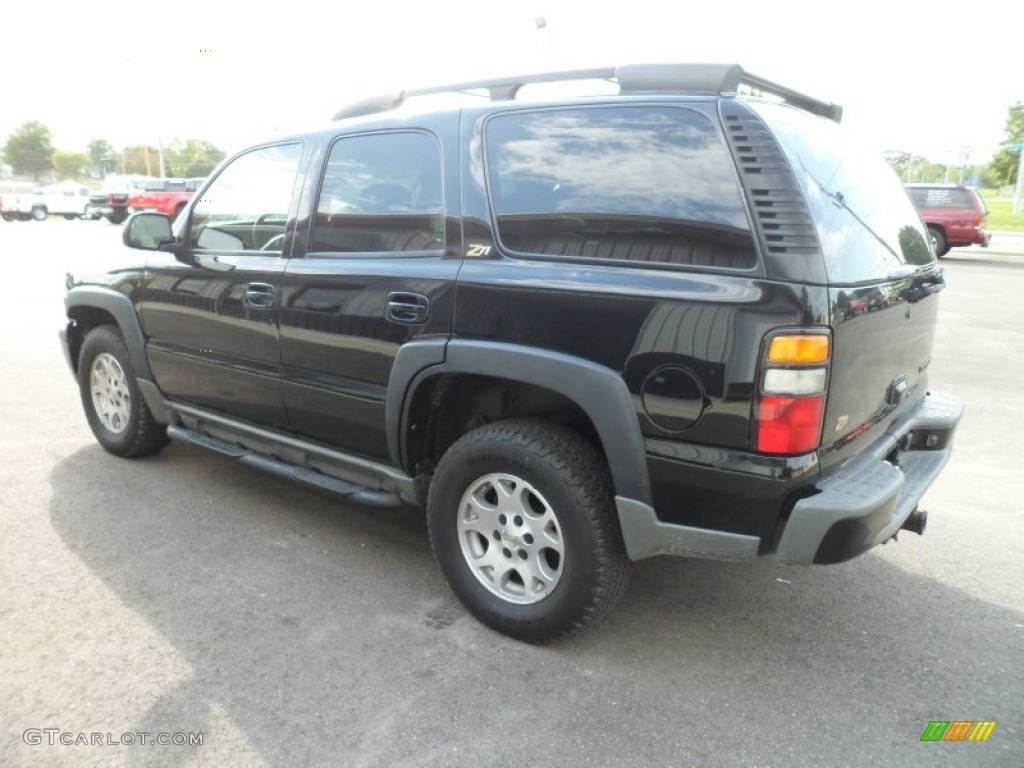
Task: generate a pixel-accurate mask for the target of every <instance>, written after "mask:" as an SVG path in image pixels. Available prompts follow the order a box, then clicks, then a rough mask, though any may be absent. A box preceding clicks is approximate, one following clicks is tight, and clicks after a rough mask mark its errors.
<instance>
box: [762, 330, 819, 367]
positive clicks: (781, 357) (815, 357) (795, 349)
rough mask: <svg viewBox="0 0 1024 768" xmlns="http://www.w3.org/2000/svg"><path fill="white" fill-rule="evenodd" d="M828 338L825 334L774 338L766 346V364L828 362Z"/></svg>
mask: <svg viewBox="0 0 1024 768" xmlns="http://www.w3.org/2000/svg"><path fill="white" fill-rule="evenodd" d="M828 345H829V337H828V336H827V335H825V334H813V335H802V336H797V335H793V336H775V337H774V338H773V339H772V340H771V342H769V345H768V362H769V363H782V364H784V365H785V364H789V365H808V364H813V363H825V362H828Z"/></svg>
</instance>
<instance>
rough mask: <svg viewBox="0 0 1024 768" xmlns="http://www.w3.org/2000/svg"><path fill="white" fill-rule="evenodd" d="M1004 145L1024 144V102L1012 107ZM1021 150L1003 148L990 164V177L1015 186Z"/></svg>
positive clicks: (1007, 121) (1008, 117)
mask: <svg viewBox="0 0 1024 768" xmlns="http://www.w3.org/2000/svg"><path fill="white" fill-rule="evenodd" d="M1004 134H1005V135H1004V137H1003V143H1004V144H1021V143H1022V142H1024V101H1018V102H1017V103H1016V104H1014V105H1013V106H1012V107H1010V110H1009V114H1008V115H1007V116H1006V127H1005V128H1004ZM1021 151H1022V150H1021V148H1020V147H1019V146H1018V147H1003V148H1002V149H1001V150H999V151H998V152H997V153H996V154H995V156H994V157H993V158H992V162H990V163H989V164H988V170H989V173H988V175H989V176H990V177H992V178H993V179H995V180H996V181H997V182H998V183H999V184H1013V183H1014V182H1015V181H1016V180H1017V166H1018V165H1019V164H1020V156H1021Z"/></svg>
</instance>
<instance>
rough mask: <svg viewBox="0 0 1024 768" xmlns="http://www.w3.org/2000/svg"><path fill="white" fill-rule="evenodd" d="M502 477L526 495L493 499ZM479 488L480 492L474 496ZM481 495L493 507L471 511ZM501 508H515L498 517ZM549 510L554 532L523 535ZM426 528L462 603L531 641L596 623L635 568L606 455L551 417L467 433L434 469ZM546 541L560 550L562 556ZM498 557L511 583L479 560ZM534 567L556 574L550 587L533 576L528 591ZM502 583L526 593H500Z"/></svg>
mask: <svg viewBox="0 0 1024 768" xmlns="http://www.w3.org/2000/svg"><path fill="white" fill-rule="evenodd" d="M513 481H515V482H513ZM495 483H499V484H503V487H506V490H512V491H513V492H515V491H518V492H519V493H520V494H521V495H522V496H521V497H520V498H519V502H517V503H513V502H511V501H510V502H509V504H510V506H509V507H502V506H501V505H500V502H498V503H494V502H492V501H491V499H496V498H497V488H496V487H495V485H494V484H495ZM473 489H476V490H477V494H475V495H471V494H470V491H471V490H473ZM474 499H475V500H476V502H477V504H478V505H488V504H493V507H491V508H488V509H487V510H486V511H485V512H484V514H483V515H475V516H474V513H473V511H472V510H473V509H474V507H473V501H472V500H474ZM477 508H480V507H479V506H478V507H477ZM502 509H505V510H506V511H508V512H509V514H508V515H503V514H499V513H500V512H501V510H502ZM517 509H518V510H523V511H522V513H521V514H515V513H514V510H517ZM510 510H513V511H510ZM464 511H465V513H466V514H465V515H464ZM548 512H550V513H551V514H550V515H548V514H547V513H548ZM491 515H493V516H491ZM485 516H487V519H486V520H485V519H484V518H485ZM542 516H543V518H544V519H548V522H547V524H546V527H544V528H543V530H544V531H549V530H551V531H553V532H554V533H557V534H558V535H557V536H552V537H551V538H550V539H549V538H545V539H543V540H541V538H540V534H539V533H538V535H536V536H531V535H528V533H524V532H529V531H534V532H536V531H538V530H540V528H539V527H531V526H543V525H545V524H544V523H543V521H542ZM502 517H504V518H505V519H504V521H502ZM552 519H553V521H554V525H553V526H552V522H551V520H552ZM460 520H467V521H470V522H468V523H466V524H467V525H469V526H470V527H472V526H480V527H481V528H483V529H485V530H486V536H484V535H482V534H481V533H477V532H476V531H475V530H468V531H467V530H463V531H462V532H460V530H459V526H460ZM427 525H428V528H429V532H430V543H431V546H432V547H433V549H434V556H435V557H436V558H437V561H438V563H439V565H440V566H441V571H442V572H443V573H444V576H445V578H446V579H447V580H448V584H449V585H450V586H451V588H452V591H454V592H455V594H456V596H457V597H458V598H459V600H461V601H462V604H463V605H465V606H466V608H467V609H468V610H469V612H470V613H472V614H473V615H474V616H475V617H476V618H477V619H479V620H480V621H481V622H483V623H484V624H486V625H487V626H489V627H491V628H492V629H496V630H497V631H499V632H502V633H504V634H506V635H510V636H511V637H515V638H518V639H520V640H525V641H528V642H533V643H542V642H549V641H551V640H556V639H559V638H563V637H567V636H568V635H571V634H573V633H575V632H577V631H579V630H580V629H582V628H584V627H586V626H588V625H590V624H592V623H594V622H595V621H597V620H598V619H600V618H601V617H602V616H604V614H606V613H607V612H608V611H609V610H610V609H611V607H612V606H613V605H614V604H615V602H616V601H617V600H618V599H619V597H620V596H621V594H622V593H623V591H624V590H625V588H626V586H627V584H628V583H629V578H630V575H631V573H632V564H631V562H630V561H629V559H628V557H627V556H626V552H625V547H624V545H623V543H622V532H621V530H620V528H619V524H618V518H617V515H616V512H615V505H614V493H613V491H612V484H611V479H610V474H609V472H608V467H607V464H606V463H605V460H604V457H603V456H602V455H601V454H600V453H599V452H598V451H597V449H595V448H594V446H592V445H591V444H590V443H588V442H587V441H586V440H584V439H583V438H582V437H580V436H579V435H578V434H576V433H575V432H573V431H571V430H569V429H567V428H566V427H563V426H561V425H558V424H554V423H551V422H546V421H540V420H534V419H510V420H508V421H500V422H496V423H494V424H489V425H487V426H483V427H480V428H479V429H476V430H473V431H472V432H470V433H468V434H466V435H463V436H462V437H461V438H460V439H459V440H457V441H456V442H455V444H454V445H452V446H451V447H450V448H449V449H448V451H447V452H446V453H445V454H444V457H443V458H442V459H441V461H440V463H439V464H438V466H437V470H436V472H435V473H434V479H433V482H432V483H431V486H430V494H429V499H428V502H427ZM491 527H493V528H494V530H493V531H491V530H490V528H491ZM499 529H500V530H499ZM548 544H552V545H553V546H557V547H560V548H561V553H560V555H559V553H557V552H555V551H554V550H553V549H551V548H550V547H549V546H547V545H548ZM492 547H493V550H492ZM556 555H558V556H557V557H556ZM491 557H493V558H495V560H496V561H497V562H498V564H499V565H498V566H497V567H501V568H508V571H507V573H508V574H509V577H508V579H507V581H506V583H505V586H504V587H501V586H500V585H495V584H494V583H493V579H491V575H493V574H494V573H495V571H496V568H494V569H492V570H491V573H490V574H488V573H487V571H486V568H488V567H489V566H486V565H484V566H483V567H481V566H480V565H479V564H478V565H474V564H473V562H474V561H475V562H476V563H484V562H486V561H487V559H488V558H491ZM501 558H505V559H504V560H501ZM529 568H535V569H536V568H539V569H540V570H539V571H536V572H543V573H547V574H548V575H551V574H557V577H556V578H555V579H554V581H553V583H552V584H551V585H550V588H548V587H547V585H544V584H542V583H541V582H542V580H541V579H536V580H535V582H536V583H535V584H533V585H531V586H534V587H536V588H538V589H537V590H536V591H534V592H533V594H529V593H530V589H529V587H527V585H526V583H525V579H524V578H523V575H522V574H523V573H528V569H529ZM513 571H514V572H515V575H513ZM478 574H479V575H478ZM517 578H518V581H517ZM488 579H491V581H490V582H489V585H488V582H487V580H488ZM531 581H534V579H532V578H531ZM541 587H543V589H540V588H541ZM499 589H505V590H521V591H520V593H519V594H518V596H517V595H514V594H509V595H508V596H503V595H502V594H499V591H498V590H499Z"/></svg>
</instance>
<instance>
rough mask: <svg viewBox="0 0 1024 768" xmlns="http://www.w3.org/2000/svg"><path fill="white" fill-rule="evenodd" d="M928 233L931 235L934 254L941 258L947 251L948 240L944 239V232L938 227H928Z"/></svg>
mask: <svg viewBox="0 0 1024 768" xmlns="http://www.w3.org/2000/svg"><path fill="white" fill-rule="evenodd" d="M928 234H929V235H931V236H932V247H933V248H934V249H935V255H936V256H937V257H938V258H940V259H941V258H942V257H943V256H945V255H946V254H947V253H949V242H948V241H947V240H946V233H945V232H943V231H942V230H941V229H939V228H938V227H928Z"/></svg>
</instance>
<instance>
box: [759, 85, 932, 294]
mask: <svg viewBox="0 0 1024 768" xmlns="http://www.w3.org/2000/svg"><path fill="white" fill-rule="evenodd" d="M751 107H753V108H754V110H755V111H756V112H757V113H758V114H759V115H760V116H761V118H762V119H763V120H764V121H765V122H766V123H767V124H768V127H769V128H771V130H772V133H774V134H775V137H776V139H777V140H778V142H779V144H780V145H781V146H782V149H783V151H784V152H785V153H786V155H788V157H789V160H790V164H791V165H792V167H793V173H794V174H795V175H796V178H797V181H798V182H799V184H800V186H801V188H802V190H803V192H804V196H805V197H806V198H807V203H808V206H809V207H810V210H811V215H812V216H813V218H814V223H815V226H816V227H817V230H818V239H819V240H820V242H821V249H822V253H823V255H824V257H825V269H826V271H827V274H828V279H829V282H832V283H839V284H848V283H861V282H868V281H872V280H884V279H886V278H890V277H894V276H896V275H899V274H901V273H903V272H905V271H906V270H907V268H908V267H918V266H922V265H927V264H931V263H932V262H933V261H934V260H935V257H934V256H933V255H932V250H931V247H930V246H929V244H928V237H927V234H926V232H925V230H924V225H923V224H922V222H921V217H920V215H918V213H917V210H916V209H915V208H914V205H913V203H911V201H910V198H909V197H908V196H907V194H906V192H905V191H904V188H903V185H902V184H901V183H900V181H899V179H898V178H897V177H896V174H895V173H893V171H892V169H891V168H890V167H889V166H888V164H887V163H886V162H885V160H884V159H883V158H882V155H881V153H878V152H872V151H870V150H867V149H865V148H863V147H861V146H860V145H859V144H858V143H857V142H856V141H854V140H852V139H851V138H850V137H849V135H848V133H847V132H846V131H845V130H844V129H843V128H842V127H840V126H839V125H837V124H836V123H834V122H832V121H831V120H826V119H824V118H820V117H815V116H814V115H811V114H808V113H806V112H803V111H801V110H799V109H795V108H793V107H789V106H786V105H783V104H771V103H767V102H752V103H751Z"/></svg>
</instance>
